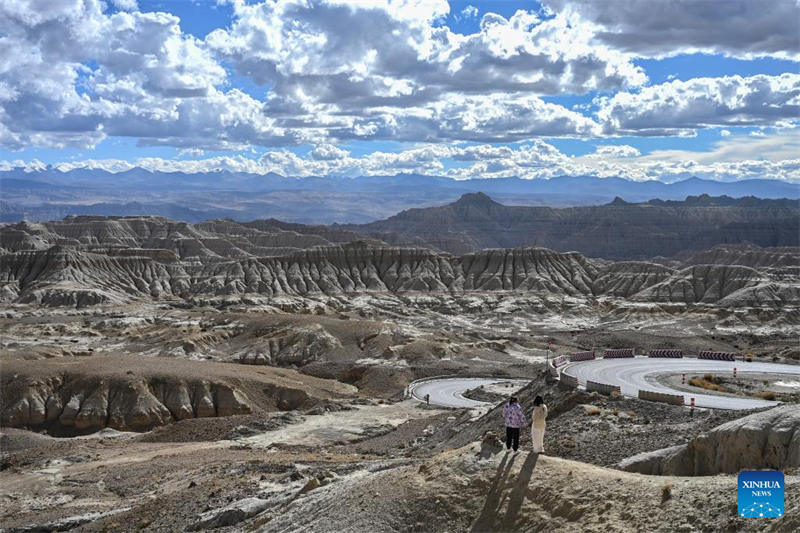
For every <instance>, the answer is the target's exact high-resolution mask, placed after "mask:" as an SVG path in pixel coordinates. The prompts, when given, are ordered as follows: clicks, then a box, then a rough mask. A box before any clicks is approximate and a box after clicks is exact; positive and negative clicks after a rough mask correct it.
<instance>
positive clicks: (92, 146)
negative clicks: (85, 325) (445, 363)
mask: <svg viewBox="0 0 800 533" xmlns="http://www.w3.org/2000/svg"><path fill="white" fill-rule="evenodd" d="M799 61H800V0H724V1H722V0H625V1H624V2H619V1H613V0H542V1H541V2H531V1H528V2H512V1H498V0H492V1H485V2H477V1H463V2H461V1H451V2H447V1H445V0H437V1H420V0H401V1H389V0H385V1H379V0H375V1H367V0H362V1H345V0H280V1H272V0H266V1H264V0H218V1H214V0H194V1H192V0H169V1H168V0H156V1H152V0H138V1H137V0H108V1H105V2H103V1H100V0H3V1H2V2H0V170H8V169H11V168H14V167H24V168H26V169H29V170H35V169H38V168H44V167H45V166H47V165H53V166H54V167H56V168H59V169H61V170H65V171H66V170H70V169H73V168H84V167H85V168H101V169H105V170H108V171H111V172H119V171H123V170H127V169H130V168H133V167H136V166H139V167H142V168H146V169H149V170H161V171H183V172H204V171H211V170H219V169H223V170H231V171H239V172H253V173H267V172H276V173H279V174H282V175H287V176H322V175H337V176H360V175H395V174H399V173H408V172H413V173H420V174H429V175H440V176H449V177H452V178H456V179H467V178H477V177H479V178H493V177H508V176H519V177H522V178H550V177H554V176H562V175H591V176H598V177H611V176H620V177H624V178H628V179H632V180H653V179H658V180H662V181H666V182H672V181H677V180H680V179H686V178H689V177H692V176H698V177H702V178H708V179H717V180H722V181H735V180H741V179H748V178H772V179H783V180H800V129H798V127H799V126H800V62H799Z"/></svg>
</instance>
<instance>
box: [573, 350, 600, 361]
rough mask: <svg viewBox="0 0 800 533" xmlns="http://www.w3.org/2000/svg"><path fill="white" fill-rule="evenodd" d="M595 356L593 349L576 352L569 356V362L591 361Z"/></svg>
mask: <svg viewBox="0 0 800 533" xmlns="http://www.w3.org/2000/svg"><path fill="white" fill-rule="evenodd" d="M594 358H595V355H594V351H591V352H576V353H574V354H572V355H570V356H569V360H570V361H571V362H573V363H574V362H575V361H591V360H592V359H594Z"/></svg>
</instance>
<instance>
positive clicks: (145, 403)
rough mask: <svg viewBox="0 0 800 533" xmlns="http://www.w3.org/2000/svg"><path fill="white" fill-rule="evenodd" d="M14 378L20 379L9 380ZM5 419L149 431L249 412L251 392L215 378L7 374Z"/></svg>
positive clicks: (58, 428) (7, 422)
mask: <svg viewBox="0 0 800 533" xmlns="http://www.w3.org/2000/svg"><path fill="white" fill-rule="evenodd" d="M12 379H13V381H14V383H12V382H10V381H9V380H12ZM3 381H4V383H3V386H4V388H11V389H12V391H13V392H11V393H10V394H8V395H7V396H5V397H4V401H3V409H2V425H3V426H6V427H24V428H30V429H36V430H38V429H46V430H48V432H50V433H51V434H53V435H80V434H87V433H93V432H95V431H98V430H100V429H103V428H106V427H108V428H112V429H116V430H120V431H147V430H150V429H152V428H154V427H157V426H163V425H165V424H169V423H171V422H177V421H180V420H185V419H187V418H208V417H215V416H232V415H238V414H247V413H249V412H250V405H249V403H248V400H247V398H246V397H245V395H244V394H243V393H242V392H241V391H239V390H237V389H235V388H234V387H231V386H230V385H228V384H225V383H220V382H212V381H206V380H202V381H185V380H180V381H174V380H169V381H162V380H158V379H150V380H142V379H133V378H131V379H124V380H120V379H102V378H97V377H85V376H80V375H73V374H66V375H59V376H54V377H50V378H45V379H34V378H30V377H24V376H18V375H17V376H4V379H3Z"/></svg>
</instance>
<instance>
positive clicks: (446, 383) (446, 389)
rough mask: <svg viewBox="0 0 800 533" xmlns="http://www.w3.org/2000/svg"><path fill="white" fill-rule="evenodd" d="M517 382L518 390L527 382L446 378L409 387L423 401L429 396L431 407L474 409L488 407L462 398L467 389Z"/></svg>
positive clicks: (418, 382) (484, 403)
mask: <svg viewBox="0 0 800 533" xmlns="http://www.w3.org/2000/svg"><path fill="white" fill-rule="evenodd" d="M508 382H518V383H519V386H520V388H522V387H523V386H525V385H526V384H527V383H528V381H527V380H513V379H498V378H446V379H437V380H435V381H417V382H414V383H412V384H411V385H409V387H410V389H411V394H412V395H413V396H414V397H415V398H417V399H419V400H424V399H425V395H426V394H430V395H431V405H440V406H442V407H466V408H475V407H483V406H484V405H488V404H487V403H486V402H479V401H477V400H470V399H469V398H464V397H463V396H462V394H463V393H464V392H466V391H468V390H469V389H474V388H475V387H480V386H481V385H484V386H485V385H491V384H492V383H508Z"/></svg>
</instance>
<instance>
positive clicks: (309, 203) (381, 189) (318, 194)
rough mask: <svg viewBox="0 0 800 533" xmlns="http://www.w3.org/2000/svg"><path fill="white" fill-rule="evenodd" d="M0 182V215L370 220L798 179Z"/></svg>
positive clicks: (87, 176) (272, 177) (733, 190)
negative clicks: (476, 203) (465, 204)
mask: <svg viewBox="0 0 800 533" xmlns="http://www.w3.org/2000/svg"><path fill="white" fill-rule="evenodd" d="M0 192H2V200H3V201H2V202H0V220H2V221H5V222H13V221H18V220H22V219H26V220H31V221H36V220H52V219H58V218H62V217H64V216H68V215H82V214H91V215H141V214H157V215H161V216H165V217H169V218H172V219H176V220H183V221H186V222H192V223H194V222H199V221H201V220H207V219H210V218H220V217H229V218H232V219H234V220H241V221H244V220H254V219H264V218H277V219H281V220H284V221H289V222H301V223H314V224H331V223H334V222H339V223H366V222H371V221H375V220H379V219H383V218H386V217H389V216H391V215H394V214H397V213H399V212H400V211H403V210H406V209H410V208H415V207H432V206H437V205H443V204H447V203H449V202H453V201H455V200H457V199H458V198H460V197H461V196H462V195H463V194H467V193H474V192H483V193H486V194H488V195H490V196H491V197H492V198H493V199H495V200H497V201H498V202H501V203H503V204H505V205H519V206H545V205H546V206H551V207H568V206H586V205H601V204H606V203H609V202H611V201H612V200H614V198H615V197H619V198H621V199H623V200H624V201H626V202H634V203H637V202H644V201H648V200H654V199H659V200H662V201H676V200H677V201H682V200H684V199H685V198H686V197H688V196H696V197H699V196H702V195H704V194H705V195H709V196H712V197H718V196H723V195H724V196H728V197H731V198H742V197H747V196H754V197H758V198H770V199H777V198H789V199H798V198H800V184H798V183H791V182H786V181H779V180H770V179H754V180H743V181H738V182H717V181H711V180H703V179H699V178H690V179H687V180H684V181H680V182H676V183H670V184H667V183H662V182H659V181H647V182H636V181H630V180H627V179H623V178H594V177H587V176H575V177H559V178H552V179H549V180H543V179H534V180H527V179H520V178H493V179H471V180H461V181H458V180H453V179H450V178H444V177H437V176H423V175H418V174H399V175H396V176H374V177H356V178H345V177H334V176H328V177H308V178H296V177H284V176H280V175H278V174H272V173H270V174H265V175H260V174H246V173H237V172H229V171H218V172H204V173H195V174H187V173H181V172H150V171H148V170H145V169H142V168H134V169H131V170H128V171H125V172H119V173H111V172H108V171H105V170H97V169H75V170H71V171H68V172H61V171H59V170H56V169H52V168H48V169H44V170H40V171H32V172H25V171H23V170H22V169H13V170H9V171H3V172H0Z"/></svg>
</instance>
